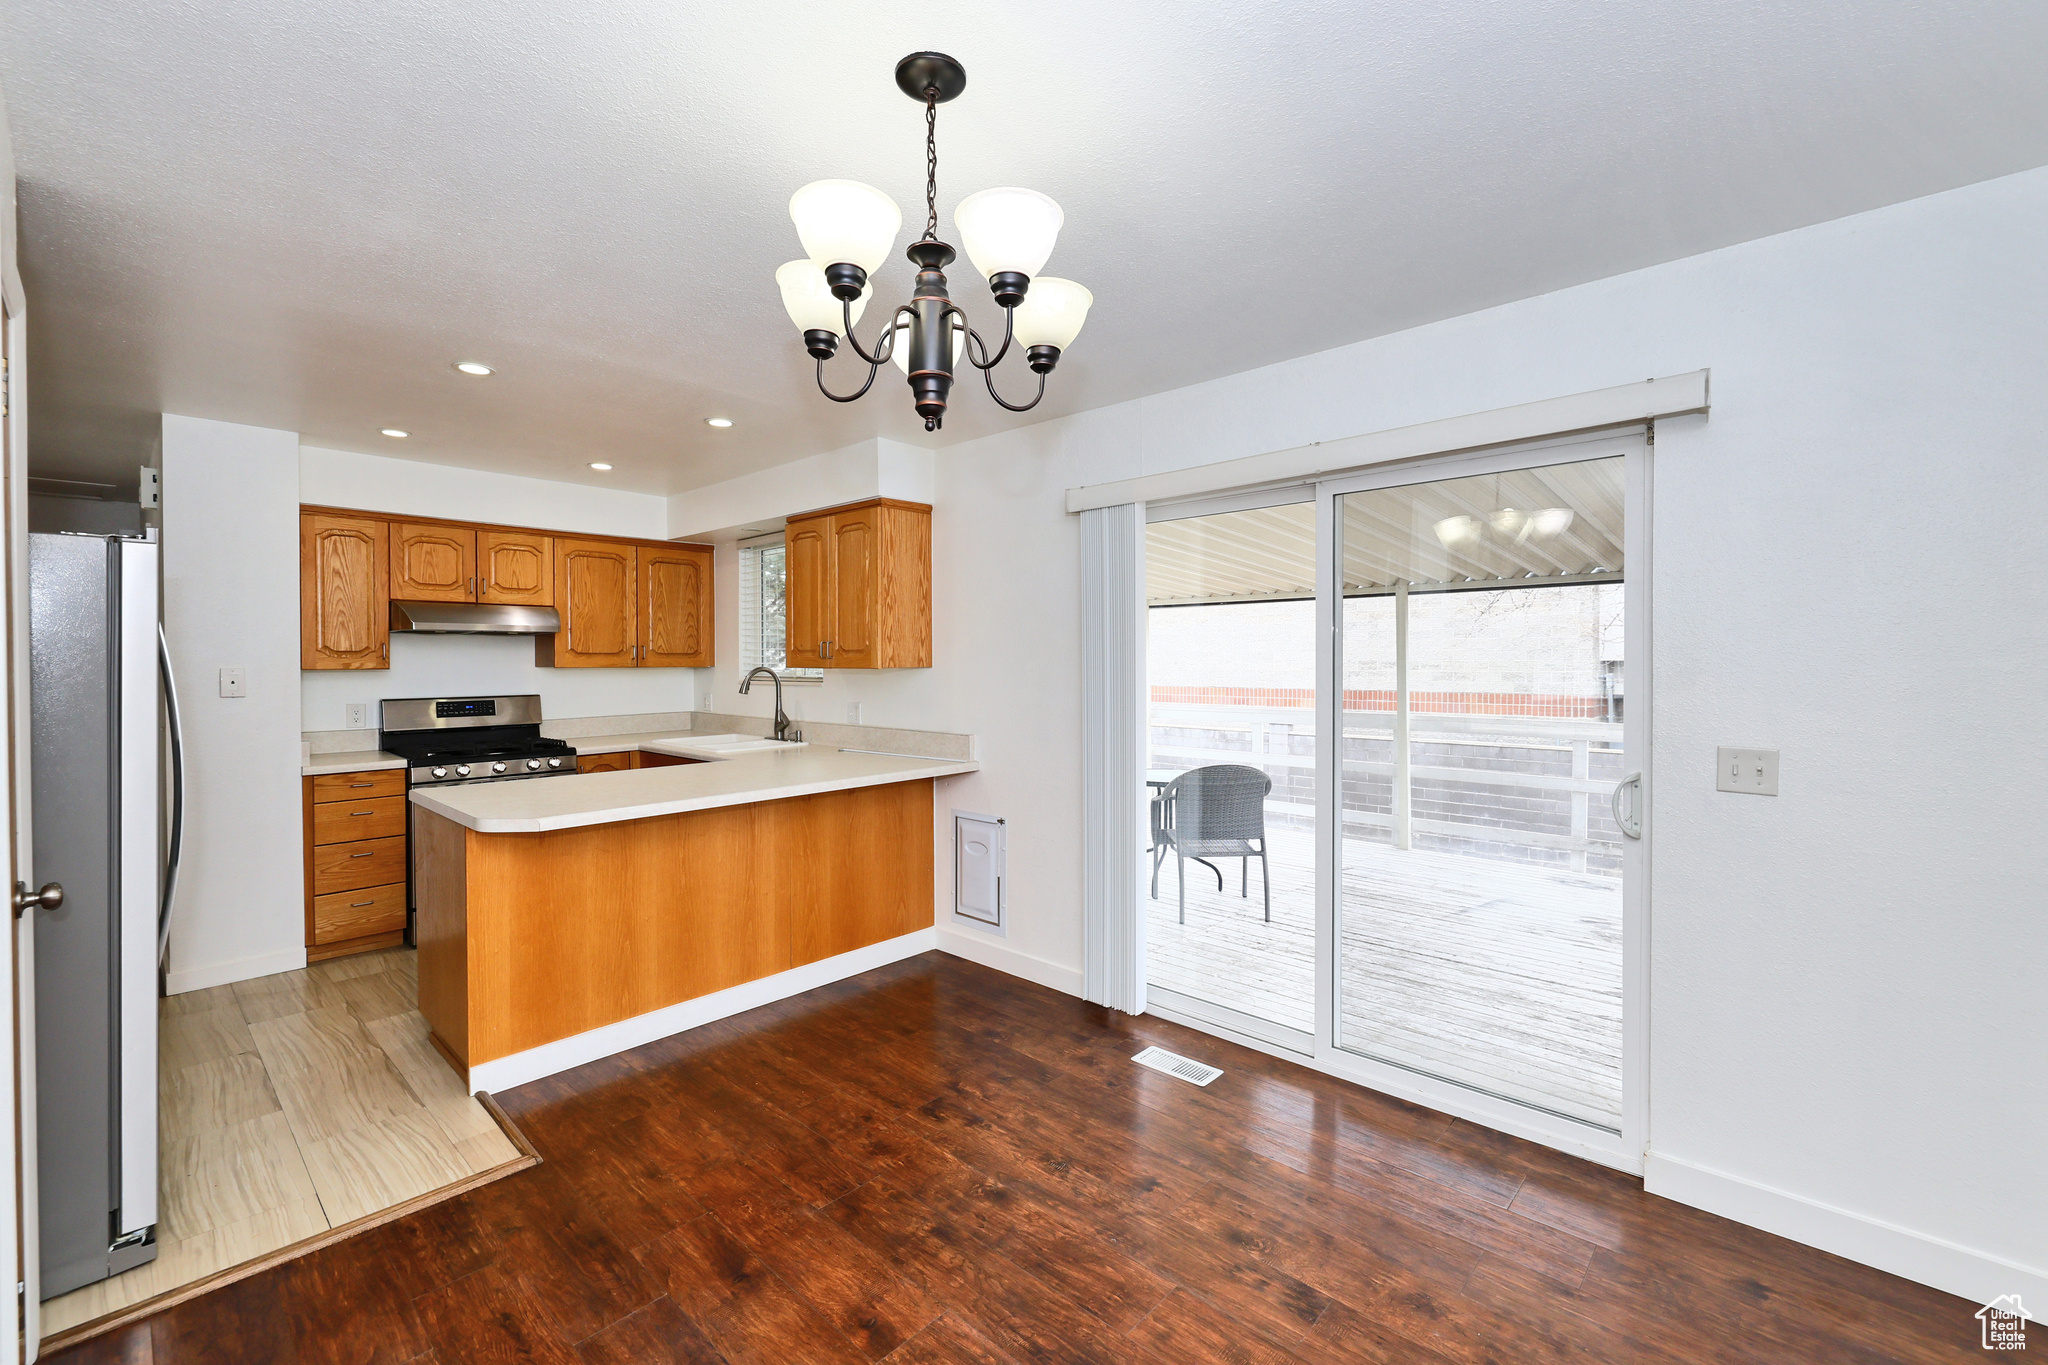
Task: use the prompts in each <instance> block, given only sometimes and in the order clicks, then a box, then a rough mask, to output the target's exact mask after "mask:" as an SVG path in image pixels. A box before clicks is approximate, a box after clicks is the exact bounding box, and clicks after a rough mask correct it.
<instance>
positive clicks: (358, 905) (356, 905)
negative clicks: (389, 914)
mask: <svg viewBox="0 0 2048 1365" xmlns="http://www.w3.org/2000/svg"><path fill="white" fill-rule="evenodd" d="M376 903H377V902H375V901H350V902H349V903H348V908H349V909H351V910H360V909H362V908H363V907H364V906H366V905H375V904H376Z"/></svg>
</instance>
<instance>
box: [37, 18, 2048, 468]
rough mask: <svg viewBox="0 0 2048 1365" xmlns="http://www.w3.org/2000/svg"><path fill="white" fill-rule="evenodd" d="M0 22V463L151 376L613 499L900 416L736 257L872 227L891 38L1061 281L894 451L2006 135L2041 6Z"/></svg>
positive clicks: (1442, 310)
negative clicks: (850, 225)
mask: <svg viewBox="0 0 2048 1365" xmlns="http://www.w3.org/2000/svg"><path fill="white" fill-rule="evenodd" d="M0 13H4V14H5V24H6V32H5V38H4V51H0V79H4V81H5V87H6V95H7V105H8V113H9V117H10V119H11V121H12V125H13V133H14V142H15V154H16V157H17V161H18V166H19V173H20V180H21V196H20V197H21V215H22V242H23V246H22V266H23V273H24V276H25V278H26V281H27V284H28V289H29V299H30V319H31V334H30V346H31V351H30V365H29V372H30V377H31V387H30V399H31V422H32V436H31V451H32V459H33V462H34V464H35V466H36V468H37V469H38V471H39V472H53V473H71V474H74V475H76V474H91V473H93V472H95V471H108V472H110V473H111V474H112V475H113V476H114V477H117V478H120V477H125V478H127V479H128V480H130V481H132V477H133V474H132V467H133V465H134V464H135V463H136V461H137V460H138V458H139V457H140V456H142V455H143V454H146V453H147V451H148V449H149V448H150V439H151V432H152V429H153V423H154V414H156V413H157V412H159V411H163V410H170V411H175V412H180V413H185V414H190V415H194V416H200V417H213V418H220V419H224V420H228V421H236V422H249V423H256V424H260V425H263V426H270V427H280V428H286V429H290V430H295V431H298V432H300V433H302V436H303V439H304V440H305V441H306V442H307V443H308V444H314V445H325V446H333V447H337V448H340V449H348V450H364V451H371V452H375V453H379V454H395V455H403V456H405V457H407V458H413V459H422V460H429V461H434V462H438V463H446V464H455V465H469V466H475V467H479V468H490V469H498V470H504V471H508V472H516V473H524V474H533V475H539V476H543V477H549V478H560V479H571V480H576V481H583V482H592V483H597V482H602V483H605V484H608V485H611V486H615V487H622V488H633V489H640V490H644V491H649V492H666V491H673V490H677V489H683V488H689V487H695V486H699V485H701V484H704V483H706V482H711V481H714V480H717V479H721V478H725V477H730V476H731V475H733V474H736V473H740V472H743V471H745V470H747V469H750V468H756V467H761V466H764V465H769V464H774V463H779V462H781V461H784V460H787V459H791V458H795V457H797V456H801V455H804V454H808V453H812V452H814V451H818V450H825V449H831V448H834V447H837V446H840V445H844V444H848V443H851V442H853V441H857V440H860V439H863V438H865V437H868V436H871V435H876V434H883V435H889V436H894V437H898V438H901V439H905V440H910V441H914V442H918V443H925V442H927V441H929V440H930V439H931V438H928V437H926V436H925V434H924V432H923V431H922V429H921V427H920V425H919V424H918V423H917V421H916V419H915V416H914V414H913V413H912V412H911V411H910V406H909V402H908V399H907V396H906V394H905V393H904V391H903V389H902V387H901V380H900V376H898V375H896V374H895V372H894V371H893V370H888V371H885V372H884V377H883V378H882V379H881V380H878V381H877V384H876V390H877V391H876V392H875V393H873V394H870V395H869V397H868V398H867V399H865V400H863V401H862V402H860V403H858V404H853V405H848V406H844V407H842V406H838V405H834V404H830V403H827V402H826V401H825V400H824V399H822V398H820V397H819V396H818V395H817V394H816V393H815V392H814V391H813V390H812V376H811V367H810V362H809V361H808V360H807V359H806V358H805V357H804V355H803V353H802V350H801V347H800V345H799V343H798V341H797V338H796V336H795V334H794V331H793V329H792V328H791V327H790V326H789V324H788V321H787V319H786V318H785V317H784V315H783V312H782V309H781V306H780V304H779V301H778V298H777V294H776V290H775V284H774V280H773V273H774V269H775V267H776V266H777V265H778V264H779V263H781V262H782V261H784V260H787V259H790V258H791V257H794V256H795V255H797V254H798V253H797V245H796V237H795V232H794V230H793V229H792V228H791V226H790V224H789V220H788V217H787V215H786V212H785V205H786V203H787V201H788V197H789V194H790V191H792V190H793V189H795V188H796V187H797V186H798V185H801V184H803V183H804V182H806V181H808V180H812V179H817V178H820V177H824V176H847V177H851V178H855V179H862V180H867V181H870V182H871V183H874V184H876V185H879V186H881V187H882V188H883V189H885V190H886V191H888V192H889V193H890V194H891V195H893V196H895V198H896V199H897V201H898V203H900V204H901V205H902V206H903V209H904V217H905V224H906V233H905V237H904V240H908V238H909V237H910V236H913V235H915V232H916V230H917V229H916V226H914V224H915V223H916V222H917V221H918V220H919V219H920V218H921V212H920V208H919V203H920V200H921V191H922V183H921V181H922V173H923V169H924V167H923V152H922V148H921V146H920V145H919V144H920V139H921V133H922V127H921V124H922V111H921V110H920V108H919V107H918V106H917V105H916V104H914V103H913V102H911V101H910V100H908V99H906V98H905V97H904V96H902V95H901V94H899V93H898V92H897V91H896V89H895V87H894V84H893V82H892V80H891V72H892V70H893V68H894V65H895V62H896V59H897V58H898V57H900V56H902V55H903V54H904V53H905V52H908V51H911V50H913V49H917V48H936V49H939V50H942V51H948V52H951V53H952V54H953V55H955V56H957V57H958V58H960V59H961V61H962V62H964V63H965V65H966V67H967V71H968V88H967V93H966V94H965V95H964V96H963V97H962V98H961V99H960V100H958V101H956V102H955V103H953V104H951V105H948V106H945V107H944V108H943V109H942V110H941V113H940V127H939V137H940V204H941V215H942V219H941V221H942V224H943V225H944V226H945V227H946V229H947V230H948V231H950V229H951V219H950V213H951V209H952V205H953V204H954V203H955V202H957V201H958V200H959V199H960V198H962V197H964V196H965V195H966V194H968V193H971V192H972V191H974V190H978V189H982V188H986V187H988V186H991V185H999V184H1017V185H1025V186H1029V187H1031V188H1034V189H1039V190H1043V191H1045V192H1046V193H1048V194H1050V195H1052V196H1053V197H1054V198H1055V199H1057V200H1059V201H1060V202H1061V204H1062V205H1064V206H1065V208H1066V211H1067V227H1066V230H1065V232H1064V234H1063V236H1062V238H1061V240H1060V244H1059V248H1058V249H1057V250H1056V251H1055V252H1054V254H1053V258H1052V261H1051V263H1050V264H1049V265H1048V267H1047V269H1048V273H1052V274H1061V275H1067V276H1069V277H1071V278H1074V279H1077V280H1080V281H1081V282H1082V283H1084V284H1087V285H1088V286H1090V287H1091V288H1092V289H1093V290H1094V291H1095V299H1096V302H1095V309H1094V313H1093V315H1092V316H1091V318H1090V320H1089V324H1088V328H1087V330H1086V331H1085V332H1083V333H1082V336H1081V338H1080V340H1079V341H1078V342H1077V343H1076V344H1075V345H1074V347H1073V348H1072V349H1071V350H1070V351H1069V352H1068V355H1067V357H1066V359H1065V360H1064V362H1063V363H1062V365H1061V368H1060V370H1059V372H1058V373H1057V374H1055V375H1054V376H1053V380H1054V382H1053V384H1052V385H1051V389H1052V394H1051V396H1050V397H1049V398H1048V399H1047V402H1046V404H1045V406H1043V407H1041V408H1040V409H1039V410H1038V411H1036V412H1034V413H1032V414H1031V415H1030V416H1028V417H1014V416H1010V415H1008V414H1005V413H1002V412H1000V411H998V410H996V409H995V408H994V407H993V405H992V404H990V403H989V402H988V399H987V395H986V394H985V393H983V392H982V391H981V390H980V389H979V387H978V386H977V387H974V388H969V387H968V386H967V385H966V384H965V383H962V384H961V385H960V386H959V387H958V389H957V390H956V398H955V405H954V408H953V414H952V416H951V417H950V418H949V420H948V422H947V425H946V430H945V431H944V432H943V433H941V434H940V441H941V443H943V442H949V441H954V440H959V439H963V438H966V437H969V436H973V435H979V434H982V433H984V432H987V431H991V430H995V429H997V428H998V427H1000V426H1004V425H1009V424H1014V423H1020V422H1027V421H1033V420H1039V419H1042V418H1043V417H1045V416H1049V415H1056V414H1058V413H1061V412H1067V411H1075V410H1079V409H1083V408H1089V407H1095V406H1099V405H1102V404H1104V403H1110V402H1115V401H1119V400H1122V399H1127V398H1131V397H1135V396H1139V395H1143V394H1147V393H1154V392H1158V391H1161V390H1165V389H1170V388H1175V387H1178V386H1181V385H1185V384H1189V383H1193V382H1196V381H1199V380H1202V379H1206V378H1211V377H1214V376H1217V375H1222V374H1228V373H1232V372H1235V371H1239V370H1244V369H1247V368H1251V367H1254V366H1258V365H1262V364H1268V363H1271V362H1274V361H1277V360H1282V359H1286V358H1288V357H1291V356H1296V355H1302V354H1307V353H1310V352H1313V351H1318V350H1322V349H1325V348H1327V347H1330V346H1334V345H1339V344H1342V343H1345V342H1350V341H1356V340H1360V339H1363V338H1365V337H1369V336H1374V335H1378V334H1381V333H1385V332H1389V331H1394V330H1398V329H1400V328H1404V327H1410V326H1414V325H1416V324H1419V323H1422V322H1427V321H1430V320H1433V319H1437V318H1442V317H1448V316H1453V315H1456V314H1459V313H1464V312H1468V311H1471V310H1473V309H1476V308H1482V307H1486V306H1488V305H1491V304H1495V303H1501V302H1505V301H1508V300H1511V299H1516V298H1521V297H1526V296H1529V295H1532V294H1537V293H1542V292H1545V291H1548V290H1553V289H1557V288H1561V287H1564V286H1567V285H1571V284H1575V283H1579V282H1582V281H1585V280H1589V279H1597V278H1601V277H1604V276H1608V275H1613V274H1616V273H1619V272H1621V271H1625V270H1630V269H1634V268H1637V267H1640V266H1644V265H1649V264H1653V263H1655V262H1659V261H1665V260H1671V259H1675V258H1678V257H1682V256H1687V255H1692V254H1694V253H1697V252H1700V251H1704V250H1709V249H1712V248H1714V247H1718V246H1723V245H1727V244H1730V243H1734V242H1738V241H1744V240H1748V239H1751V238H1755V237H1760V236H1765V235H1768V234H1770V233H1774V232H1780V231H1784V230H1786V229H1789V228H1793V227H1797V226H1800V225H1803V224H1807V223H1813V222H1819V221H1824V220H1826V219H1830V218H1835V217H1839V216H1841V215H1844V214H1848V213H1853V212H1857V211H1860V210H1863V209H1868V208H1873V207H1876V206H1879V205H1883V204H1887V203H1893V202H1897V201H1899V200H1902V199H1908V198H1913V197H1916V196H1919V195H1924V194H1929V193H1933V192H1935V191H1939V190H1943V189H1948V188H1952V187H1955V186H1958V185H1963V184H1968V183H1971V182H1974V181H1978V180H1983V179H1987V178H1989V177H1992V176H1997V175H2003V174H2009V173H2012V172H2016V171H2020V170H2025V169H2029V168H2032V167H2035V166H2038V165H2042V164H2048V80H2044V79H2043V78H2042V72H2043V71H2044V70H2048V6H2044V5H2042V4H2040V3H2039V0H1982V2H1978V3H1960V2H1957V0H1950V2H1949V3H1940V4H1928V3H1924V0H1856V2H1854V3H1852V2H1851V0H1821V2H1818V3H1816V2H1814V0H1808V2H1807V3H1800V4H1787V3H1784V2H1783V0H1743V2H1742V3H1719V4H1708V3H1695V4H1690V5H1680V4H1669V3H1666V4H1649V5H1640V4H1639V5H1616V4H1597V3H1592V2H1591V0H1503V2H1502V3H1493V4H1470V3H1468V4H1451V5H1446V4H1443V3H1442V2H1441V0H1365V2H1364V3H1359V2H1358V0H1309V2H1305V3H1304V2H1299V0H1298V2H1297V3H1291V4H1287V5H1272V4H1268V5H1237V6H1223V5H1189V4H1187V3H1185V0H1173V2H1172V3H1168V0H1090V2H1089V3H1077V2H1076V0H1040V2H1039V3H1034V4H1031V5H1001V6H998V5H989V4H972V5H968V4H955V3H931V4H922V5H910V4H903V3H896V2H895V0H877V2H876V3H871V4H866V5H860V6H847V5H843V4H838V5H826V4H820V3H802V4H779V5H764V4H733V3H730V0H727V2H726V3H706V2H705V0H617V2H616V3H612V4H606V5H563V4H559V3H553V2H552V0H551V2H550V3H541V0H476V2H473V3H469V4H460V5H457V4H449V3H445V0H428V3H424V4H423V3H419V0H407V2H406V3H393V0H354V2H353V3H349V4H334V3H331V0H261V2H260V3H259V2H258V0H217V2H216V3H209V4H203V5H202V4H178V5H166V4H150V3H142V0H96V2H95V3H92V4H80V3H77V0H8V4H7V6H6V8H5V10H4V11H0ZM909 279H910V270H909V267H908V266H907V265H906V264H904V263H903V262H901V260H900V259H899V260H898V261H897V262H896V263H895V264H894V265H892V266H889V267H886V268H885V269H884V271H883V272H882V273H881V275H880V281H881V283H882V285H883V287H884V289H885V291H888V292H889V293H895V294H900V293H907V291H908V287H909ZM956 292H957V293H959V294H960V295H961V297H963V298H964V299H966V300H967V301H968V307H969V309H970V311H971V312H973V313H975V315H976V316H978V317H981V318H992V317H994V316H995V313H996V310H995V309H994V307H993V305H991V304H989V303H988V302H987V296H986V292H985V290H984V289H983V287H982V286H981V285H980V284H979V282H978V281H974V280H972V279H970V280H969V281H968V284H967V285H965V286H960V287H958V288H957V289H956ZM877 316H878V317H879V310H877ZM873 325H874V323H872V322H871V323H870V326H873ZM470 358H474V359H480V360H483V361H486V362H488V363H491V364H494V365H496V366H498V367H499V373H498V374H497V375H495V376H493V377H492V378H489V379H485V380H474V379H468V378H464V377H462V376H459V375H456V374H454V373H453V372H452V371H451V370H450V368H449V365H450V363H451V362H452V361H455V360H458V359H470ZM1025 377H1026V376H1024V375H1023V374H1022V372H1021V370H1019V371H1016V372H1013V373H1011V374H1010V375H1009V376H1008V383H1009V388H1010V389H1011V390H1012V391H1013V392H1014V391H1017V390H1021V389H1023V388H1024V383H1023V380H1024V378H1025ZM841 382H842V383H844V382H845V381H844V379H843V376H842V378H841ZM714 413H716V414H725V415H729V416H731V417H733V418H734V419H735V420H736V422H737V423H738V425H737V426H736V427H734V428H733V429H731V430H729V431H723V432H719V431H713V430H711V429H709V428H707V427H705V426H704V425H703V424H702V419H703V418H704V417H706V416H708V415H712V414H714ZM392 425H395V426H400V427H405V428H408V429H410V430H411V431H412V432H414V433H415V434H414V436H413V437H412V439H410V440H408V441H405V442H395V441H389V440H386V439H385V438H383V437H380V436H379V435H378V434H377V430H378V428H380V427H384V426H392ZM593 458H603V459H608V460H610V461H611V462H612V463H614V464H615V465H616V466H617V469H616V470H615V472H613V473H612V474H609V475H599V474H595V473H593V472H591V471H590V470H589V469H587V468H586V467H585V466H586V462H587V461H588V460H590V459H593Z"/></svg>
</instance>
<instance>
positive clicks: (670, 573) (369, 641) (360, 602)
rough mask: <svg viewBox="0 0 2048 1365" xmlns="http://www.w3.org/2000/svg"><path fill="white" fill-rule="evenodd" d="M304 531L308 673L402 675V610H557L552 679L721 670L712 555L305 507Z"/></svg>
mask: <svg viewBox="0 0 2048 1365" xmlns="http://www.w3.org/2000/svg"><path fill="white" fill-rule="evenodd" d="M299 530H300V536H299V539H300V546H299V602H300V636H301V644H300V650H299V654H300V658H299V666H300V667H301V668H306V669H328V668H389V667H390V666H391V603H393V602H480V603H489V604H506V605H518V606H533V607H553V608H555V610H556V611H557V612H558V613H559V614H560V616H561V618H562V629H561V630H560V631H558V632H557V633H556V634H554V635H538V636H535V637H534V662H535V663H536V664H538V665H540V666H542V667H546V668H708V667H710V666H711V664H712V662H713V642H714V640H715V638H716V631H715V629H714V616H713V606H712V603H713V601H714V598H713V595H712V549H711V547H710V546H709V545H697V544H681V543H677V542H674V541H652V540H625V539H613V538H606V537H598V536H561V535H556V534H554V533H553V532H551V531H542V530H532V529H529V528H525V527H517V526H485V525H477V524H473V523H469V522H457V521H443V520H438V519H430V518H418V519H410V520H409V519H406V518H403V517H390V516H383V515H380V514H378V513H374V512H357V511H353V510H351V509H348V508H339V507H301V508H300V509H299Z"/></svg>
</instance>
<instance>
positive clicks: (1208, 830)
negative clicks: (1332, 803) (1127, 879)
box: [1152, 763, 1273, 924]
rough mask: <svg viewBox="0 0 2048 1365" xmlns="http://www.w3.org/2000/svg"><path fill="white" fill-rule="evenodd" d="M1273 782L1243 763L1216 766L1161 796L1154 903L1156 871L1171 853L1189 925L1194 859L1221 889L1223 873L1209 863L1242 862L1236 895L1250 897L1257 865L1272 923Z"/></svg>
mask: <svg viewBox="0 0 2048 1365" xmlns="http://www.w3.org/2000/svg"><path fill="white" fill-rule="evenodd" d="M1272 790H1273V779H1272V778H1270V777H1268V776H1266V775H1265V774H1264V773H1262V772H1260V771H1259V770H1258V769H1257V768H1251V767H1246V766H1245V765H1244V764H1242V763H1217V764H1212V765H1211V766H1209V767H1206V768H1196V769H1194V770H1192V771H1190V772H1184V773H1182V774H1181V775H1180V776H1179V777H1176V778H1174V779H1173V781H1171V782H1169V783H1168V784H1167V786H1166V790H1165V791H1163V792H1161V793H1160V794H1159V798H1158V801H1157V809H1156V811H1155V815H1154V825H1155V829H1154V834H1153V838H1154V841H1155V843H1156V844H1157V846H1158V856H1157V857H1156V858H1155V859H1154V861H1153V863H1152V898H1153V899H1154V900H1157V899H1158V898H1159V867H1160V864H1161V863H1163V862H1164V861H1165V858H1166V850H1167V849H1169V848H1170V849H1172V850H1173V855H1174V864H1175V870H1176V871H1177V872H1178V873H1179V874H1180V922H1181V923H1182V924H1186V923H1187V920H1188V864H1187V860H1188V859H1189V858H1193V859H1194V860H1195V861H1196V862H1198V863H1201V864H1202V865H1203V866H1204V867H1206V868H1208V869H1209V870H1210V871H1211V872H1214V873H1215V874H1216V889H1217V890H1218V891H1221V890H1222V889H1223V869H1222V868H1220V867H1217V866H1216V865H1215V864H1214V863H1212V862H1210V861H1209V859H1211V858H1242V859H1244V863H1243V866H1242V868H1241V869H1240V882H1239V894H1240V895H1242V896H1244V897H1245V898H1246V899H1247V900H1249V899H1250V898H1251V877H1252V871H1251V869H1252V859H1254V858H1257V859H1258V860H1259V880H1260V882H1261V883H1262V884H1263V885H1264V887H1265V892H1266V920H1267V922H1268V923H1271V922H1272V919H1273V874H1272V869H1271V867H1270V866H1269V865H1268V863H1267V862H1266V793H1268V792H1270V791H1272Z"/></svg>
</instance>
